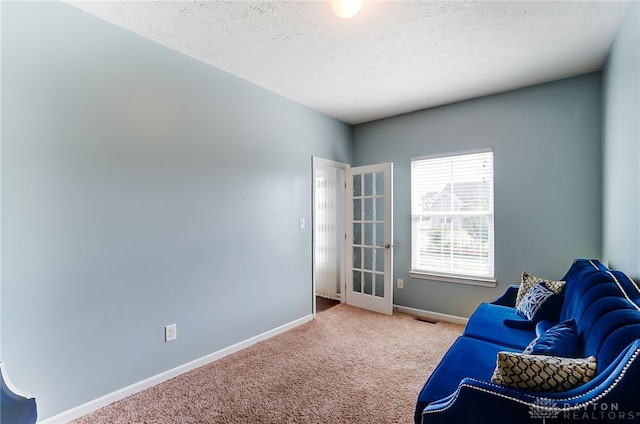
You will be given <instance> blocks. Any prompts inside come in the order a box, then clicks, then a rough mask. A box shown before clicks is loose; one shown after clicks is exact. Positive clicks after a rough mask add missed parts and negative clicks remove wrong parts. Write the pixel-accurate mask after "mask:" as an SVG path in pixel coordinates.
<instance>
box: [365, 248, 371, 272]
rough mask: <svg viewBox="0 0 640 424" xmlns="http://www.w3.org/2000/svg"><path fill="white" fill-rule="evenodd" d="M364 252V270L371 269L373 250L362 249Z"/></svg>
mask: <svg viewBox="0 0 640 424" xmlns="http://www.w3.org/2000/svg"><path fill="white" fill-rule="evenodd" d="M363 250H364V269H373V249H372V248H370V247H365V248H363Z"/></svg>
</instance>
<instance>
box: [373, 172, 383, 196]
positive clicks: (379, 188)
mask: <svg viewBox="0 0 640 424" xmlns="http://www.w3.org/2000/svg"><path fill="white" fill-rule="evenodd" d="M375 189H376V194H377V195H383V194H384V172H376V187H375Z"/></svg>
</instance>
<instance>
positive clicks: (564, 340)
mask: <svg viewBox="0 0 640 424" xmlns="http://www.w3.org/2000/svg"><path fill="white" fill-rule="evenodd" d="M522 353H524V354H526V355H550V356H562V357H566V358H570V357H574V356H576V354H577V353H578V327H577V326H576V322H575V321H574V320H572V319H571V320H567V321H563V322H561V323H560V324H557V325H555V326H553V327H551V328H550V329H548V330H547V331H545V332H544V333H542V334H541V335H540V336H538V337H536V338H535V339H534V340H533V341H532V342H531V343H530V344H529V346H527V347H526V348H525V349H524V351H523V352H522Z"/></svg>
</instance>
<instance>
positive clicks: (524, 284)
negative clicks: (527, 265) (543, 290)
mask: <svg viewBox="0 0 640 424" xmlns="http://www.w3.org/2000/svg"><path fill="white" fill-rule="evenodd" d="M538 283H545V284H546V286H547V288H548V289H549V290H551V291H552V292H554V293H556V294H559V293H560V292H562V290H563V289H564V285H565V284H566V283H567V282H566V281H550V280H545V279H544V278H540V277H534V276H533V275H529V274H527V273H526V272H525V271H522V277H521V278H520V287H518V294H517V295H516V305H517V304H518V303H520V301H521V300H522V298H523V297H524V295H525V294H527V292H528V291H529V290H531V287H533V286H535V285H536V284H538Z"/></svg>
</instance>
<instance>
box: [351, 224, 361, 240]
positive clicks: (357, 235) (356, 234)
mask: <svg viewBox="0 0 640 424" xmlns="http://www.w3.org/2000/svg"><path fill="white" fill-rule="evenodd" d="M353 244H362V224H360V223H359V222H356V223H354V224H353Z"/></svg>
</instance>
